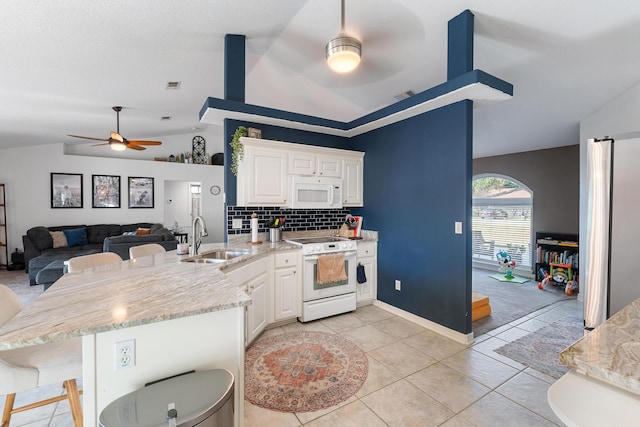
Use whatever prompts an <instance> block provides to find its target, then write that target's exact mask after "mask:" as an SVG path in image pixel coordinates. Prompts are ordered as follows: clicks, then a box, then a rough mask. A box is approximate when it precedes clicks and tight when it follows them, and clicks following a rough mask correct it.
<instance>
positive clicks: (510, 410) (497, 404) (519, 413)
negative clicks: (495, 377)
mask: <svg viewBox="0 0 640 427" xmlns="http://www.w3.org/2000/svg"><path fill="white" fill-rule="evenodd" d="M458 416H459V417H461V418H462V419H464V420H466V421H469V422H471V423H473V425H475V426H478V427H485V426H486V427H493V426H518V427H544V426H554V424H553V423H551V422H550V421H548V420H546V419H544V418H542V417H541V416H539V415H537V414H534V413H533V412H531V411H529V410H527V409H525V408H523V407H522V406H520V405H518V404H517V403H514V402H512V401H511V400H509V399H507V398H506V397H504V396H502V395H501V394H499V393H496V392H492V393H489V394H488V395H486V396H485V397H483V398H482V399H480V400H479V401H477V402H476V403H474V404H473V405H471V406H469V407H468V408H467V409H465V410H464V411H462V412H460V413H459V414H458Z"/></svg>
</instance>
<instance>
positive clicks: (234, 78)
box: [224, 34, 246, 102]
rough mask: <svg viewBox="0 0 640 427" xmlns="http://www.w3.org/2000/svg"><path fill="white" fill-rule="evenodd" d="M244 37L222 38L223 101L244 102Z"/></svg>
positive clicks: (230, 36) (228, 36)
mask: <svg viewBox="0 0 640 427" xmlns="http://www.w3.org/2000/svg"><path fill="white" fill-rule="evenodd" d="M245 39H246V37H245V36H242V35H238V34H227V35H225V36H224V99H228V100H230V101H238V102H244V93H245Z"/></svg>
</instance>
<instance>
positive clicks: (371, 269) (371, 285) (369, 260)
mask: <svg viewBox="0 0 640 427" xmlns="http://www.w3.org/2000/svg"><path fill="white" fill-rule="evenodd" d="M358 264H362V266H363V267H364V274H365V276H367V281H366V282H364V283H358V285H357V287H356V298H357V301H358V304H367V303H371V302H373V300H374V299H375V298H376V292H377V289H376V288H377V286H376V281H377V277H376V276H377V271H376V258H375V257H366V258H360V259H358Z"/></svg>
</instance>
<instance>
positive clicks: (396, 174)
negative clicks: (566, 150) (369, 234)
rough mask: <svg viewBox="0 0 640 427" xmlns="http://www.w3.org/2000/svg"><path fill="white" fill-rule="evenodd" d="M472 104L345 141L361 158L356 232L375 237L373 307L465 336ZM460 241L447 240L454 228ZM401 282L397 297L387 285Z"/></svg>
mask: <svg viewBox="0 0 640 427" xmlns="http://www.w3.org/2000/svg"><path fill="white" fill-rule="evenodd" d="M472 109H473V103H472V102H471V101H460V102H458V103H456V104H453V105H449V106H446V107H442V108H440V109H437V110H434V111H430V112H428V113H424V114H422V115H419V116H416V117H413V118H410V119H407V120H404V121H401V122H398V123H395V124H392V125H389V126H386V127H384V128H381V129H377V130H374V131H371V132H368V133H366V134H363V135H360V136H357V137H354V138H352V139H351V142H352V148H353V149H356V150H361V151H365V152H366V155H365V167H364V206H365V207H364V208H361V209H352V213H354V214H356V215H362V216H363V217H364V227H365V228H367V229H371V230H378V232H379V242H378V299H379V300H381V301H384V302H386V303H388V304H391V305H393V306H395V307H398V308H401V309H403V310H406V311H408V312H411V313H413V314H416V315H418V316H421V317H424V318H426V319H429V320H431V321H433V322H436V323H439V324H441V325H444V326H446V327H448V328H451V329H454V330H456V331H458V332H461V333H465V334H468V333H470V332H471V315H470V314H471V256H470V250H471V238H470V236H471V233H470V230H468V227H469V224H471V178H472V125H473V121H472V120H473V115H472V113H473V112H472ZM455 221H462V222H463V225H464V226H463V234H454V222H455ZM396 279H398V280H401V281H402V290H401V291H396V290H395V289H394V281H395V280H396Z"/></svg>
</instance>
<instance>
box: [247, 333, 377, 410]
mask: <svg viewBox="0 0 640 427" xmlns="http://www.w3.org/2000/svg"><path fill="white" fill-rule="evenodd" d="M244 367H245V382H244V384H245V398H246V399H247V400H248V401H249V402H251V403H253V404H254V405H258V406H261V407H263V408H267V409H273V410H276V411H281V412H308V411H315V410H318V409H323V408H328V407H330V406H333V405H336V404H338V403H340V402H342V401H344V400H347V399H348V398H349V397H351V396H353V395H354V394H355V393H356V392H357V391H358V389H360V387H361V386H362V384H363V383H364V381H365V380H366V379H367V373H368V369H369V364H368V362H367V356H366V355H365V354H364V352H363V351H362V350H361V349H360V347H358V346H356V345H355V344H354V343H352V342H351V341H349V340H347V339H345V338H343V337H341V336H340V335H334V334H327V333H324V332H313V331H298V332H286V333H283V334H279V335H274V336H270V337H265V338H261V339H260V340H258V341H257V342H256V343H255V344H254V345H253V346H252V347H251V348H250V349H249V350H248V351H247V353H246V356H245V364H244Z"/></svg>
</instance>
